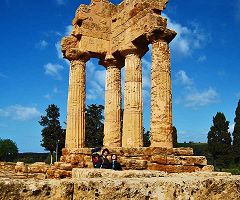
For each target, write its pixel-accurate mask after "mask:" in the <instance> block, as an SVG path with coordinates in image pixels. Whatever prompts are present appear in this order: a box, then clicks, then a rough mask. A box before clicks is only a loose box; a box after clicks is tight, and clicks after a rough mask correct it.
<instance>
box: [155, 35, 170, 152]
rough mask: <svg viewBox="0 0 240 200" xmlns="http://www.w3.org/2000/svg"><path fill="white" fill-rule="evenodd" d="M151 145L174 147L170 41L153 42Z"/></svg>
mask: <svg viewBox="0 0 240 200" xmlns="http://www.w3.org/2000/svg"><path fill="white" fill-rule="evenodd" d="M151 146H152V147H166V148H172V147H173V144H172V89H171V69H170V49H169V45H168V42H167V41H165V40H164V39H157V40H154V41H153V42H152V82H151Z"/></svg>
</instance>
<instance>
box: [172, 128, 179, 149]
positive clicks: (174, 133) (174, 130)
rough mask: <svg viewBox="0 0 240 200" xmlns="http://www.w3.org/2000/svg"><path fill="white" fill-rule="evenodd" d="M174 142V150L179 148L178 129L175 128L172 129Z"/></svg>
mask: <svg viewBox="0 0 240 200" xmlns="http://www.w3.org/2000/svg"><path fill="white" fill-rule="evenodd" d="M172 142H173V148H176V147H177V146H178V142H177V129H176V127H175V126H173V127H172Z"/></svg>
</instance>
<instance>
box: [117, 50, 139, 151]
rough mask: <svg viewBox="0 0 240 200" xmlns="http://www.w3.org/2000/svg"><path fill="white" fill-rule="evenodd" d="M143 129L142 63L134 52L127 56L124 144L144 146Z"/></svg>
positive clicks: (124, 145)
mask: <svg viewBox="0 0 240 200" xmlns="http://www.w3.org/2000/svg"><path fill="white" fill-rule="evenodd" d="M142 131H143V130H142V64H141V58H140V56H139V55H137V54H135V53H132V54H128V55H127V56H126V58H125V88H124V115H123V135H122V146H123V147H141V146H143V133H142Z"/></svg>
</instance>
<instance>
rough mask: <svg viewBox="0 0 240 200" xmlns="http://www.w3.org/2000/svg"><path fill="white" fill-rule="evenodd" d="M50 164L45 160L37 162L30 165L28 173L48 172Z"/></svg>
mask: <svg viewBox="0 0 240 200" xmlns="http://www.w3.org/2000/svg"><path fill="white" fill-rule="evenodd" d="M48 169H49V165H47V164H46V163H44V162H36V163H34V164H31V165H29V166H28V173H46V172H47V170H48Z"/></svg>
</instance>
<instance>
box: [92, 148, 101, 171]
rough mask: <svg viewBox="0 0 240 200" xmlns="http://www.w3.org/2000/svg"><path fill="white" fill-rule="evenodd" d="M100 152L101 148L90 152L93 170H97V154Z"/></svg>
mask: <svg viewBox="0 0 240 200" xmlns="http://www.w3.org/2000/svg"><path fill="white" fill-rule="evenodd" d="M100 150H101V148H99V147H96V148H94V149H92V150H91V152H92V163H93V167H94V168H98V159H99V154H98V152H99V151H100Z"/></svg>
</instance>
